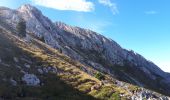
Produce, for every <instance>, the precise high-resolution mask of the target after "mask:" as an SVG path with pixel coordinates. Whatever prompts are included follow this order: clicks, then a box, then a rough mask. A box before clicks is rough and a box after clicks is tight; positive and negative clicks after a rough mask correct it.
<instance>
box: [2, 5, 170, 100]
mask: <svg viewBox="0 0 170 100" xmlns="http://www.w3.org/2000/svg"><path fill="white" fill-rule="evenodd" d="M0 11H1V12H0V18H1V19H3V21H4V22H5V23H4V22H1V23H2V24H1V25H0V27H1V28H2V29H6V30H10V29H7V27H6V25H8V26H10V27H8V28H11V29H14V30H15V27H16V24H17V23H18V21H19V20H20V19H24V20H25V21H26V24H27V32H28V35H27V38H28V37H29V36H34V37H35V38H36V39H40V38H44V42H45V43H46V44H48V45H50V46H51V47H52V48H55V49H58V50H59V51H60V52H62V53H63V54H65V55H67V56H69V57H71V58H72V59H74V60H77V61H80V62H81V63H82V64H84V65H86V66H89V67H90V66H91V68H93V69H95V70H98V71H100V72H102V73H104V74H108V75H109V76H111V77H112V78H116V79H119V80H121V81H125V82H129V83H132V84H135V85H139V86H143V87H146V88H149V89H153V90H156V91H159V92H161V93H164V94H166V95H169V93H170V92H169V88H170V85H169V82H170V81H169V77H170V75H169V74H168V73H165V72H163V71H162V70H161V69H159V67H157V66H156V65H155V64H154V63H152V62H150V61H148V60H146V59H145V58H144V57H142V56H141V55H139V54H137V53H134V52H133V51H128V50H125V49H123V48H122V47H121V46H120V45H118V44H117V43H116V42H115V41H113V40H111V39H107V38H105V37H104V36H102V35H100V34H98V33H96V32H93V31H91V30H87V29H82V28H79V27H72V26H69V25H66V24H64V23H61V22H56V23H53V22H51V21H50V20H49V19H48V18H47V17H45V16H43V15H42V13H41V12H40V11H39V10H38V9H36V8H35V7H33V6H31V5H23V6H21V7H20V8H19V9H17V10H11V9H9V8H4V7H2V8H0ZM1 21H2V20H1ZM3 23H4V24H3ZM14 33H15V31H14ZM15 60H16V59H15ZM84 70H85V72H87V73H88V74H90V75H93V73H91V72H90V71H88V70H86V68H85V69H84ZM39 72H42V70H41V71H40V70H39ZM138 74H141V76H138ZM29 75H30V74H29ZM31 76H33V75H31ZM24 79H25V78H24ZM34 79H36V78H35V77H34ZM37 82H38V80H37ZM152 82H154V83H155V84H152ZM38 83H39V82H38ZM157 87H160V88H159V89H158V88H157ZM146 91H147V90H146ZM146 91H144V92H139V93H138V92H137V93H136V95H138V96H136V97H133V98H137V97H141V96H139V94H140V95H141V94H142V95H143V94H149V92H146ZM151 94H152V93H151ZM145 96H146V95H145ZM147 98H148V97H147Z"/></svg>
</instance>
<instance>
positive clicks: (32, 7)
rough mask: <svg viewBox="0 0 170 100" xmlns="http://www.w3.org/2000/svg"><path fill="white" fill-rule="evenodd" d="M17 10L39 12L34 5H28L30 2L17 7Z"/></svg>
mask: <svg viewBox="0 0 170 100" xmlns="http://www.w3.org/2000/svg"><path fill="white" fill-rule="evenodd" d="M18 11H20V12H41V11H40V10H38V9H37V8H36V7H34V6H32V5H30V4H24V5H22V6H20V7H19V8H18Z"/></svg>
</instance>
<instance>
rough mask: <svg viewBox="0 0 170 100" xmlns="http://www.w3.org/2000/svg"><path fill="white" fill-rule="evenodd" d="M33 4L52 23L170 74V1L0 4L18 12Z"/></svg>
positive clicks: (0, 0)
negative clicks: (103, 40) (83, 31)
mask: <svg viewBox="0 0 170 100" xmlns="http://www.w3.org/2000/svg"><path fill="white" fill-rule="evenodd" d="M25 3H30V4H32V5H34V6H36V7H37V8H39V9H40V10H41V11H42V12H43V14H44V15H46V16H48V17H49V18H50V19H52V21H62V22H65V23H67V24H69V25H73V26H80V27H83V28H88V29H91V30H94V31H96V32H98V33H100V34H102V35H104V36H106V37H108V38H111V39H113V40H115V41H116V42H118V43H119V44H120V45H121V46H122V47H123V48H126V49H129V50H131V49H132V50H134V51H135V52H137V53H139V54H141V55H143V56H144V57H145V58H147V59H148V60H151V61H153V62H154V63H155V64H157V65H158V66H159V67H160V68H161V69H163V70H164V71H166V72H170V46H169V43H170V11H169V10H170V6H169V4H170V1H169V0H126V1H125V0H0V6H7V7H10V8H14V9H15V8H18V7H19V6H20V5H22V4H25Z"/></svg>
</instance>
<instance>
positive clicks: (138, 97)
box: [131, 89, 170, 100]
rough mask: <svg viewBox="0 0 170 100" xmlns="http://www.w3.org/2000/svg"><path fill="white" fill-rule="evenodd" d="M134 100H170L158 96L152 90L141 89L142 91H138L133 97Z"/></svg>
mask: <svg viewBox="0 0 170 100" xmlns="http://www.w3.org/2000/svg"><path fill="white" fill-rule="evenodd" d="M131 99H132V100H143V99H146V100H170V98H168V97H166V96H162V95H160V94H156V93H154V92H152V91H150V90H146V89H141V90H140V91H136V92H135V93H134V94H133V95H132V97H131Z"/></svg>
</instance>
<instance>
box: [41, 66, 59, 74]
mask: <svg viewBox="0 0 170 100" xmlns="http://www.w3.org/2000/svg"><path fill="white" fill-rule="evenodd" d="M43 72H44V73H49V72H51V73H54V74H56V73H57V68H56V67H51V66H49V67H44V68H43Z"/></svg>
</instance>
